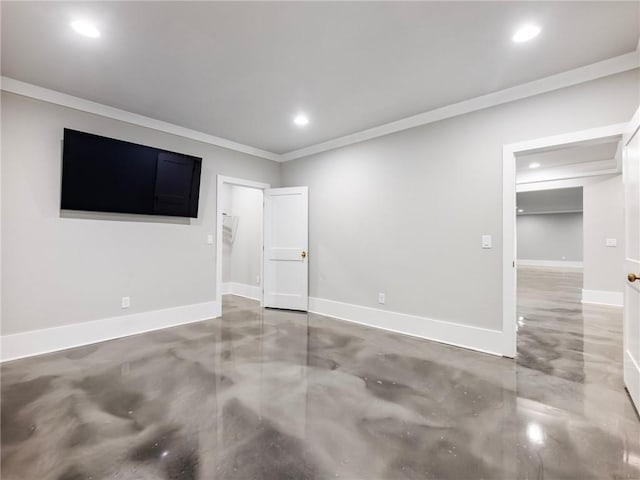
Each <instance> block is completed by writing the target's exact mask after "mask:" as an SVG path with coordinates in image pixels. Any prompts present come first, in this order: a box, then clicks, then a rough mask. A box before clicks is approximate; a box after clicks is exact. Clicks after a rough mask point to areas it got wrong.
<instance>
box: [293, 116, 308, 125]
mask: <svg viewBox="0 0 640 480" xmlns="http://www.w3.org/2000/svg"><path fill="white" fill-rule="evenodd" d="M293 123H295V124H296V125H298V126H299V127H304V126H305V125H307V124H308V123H309V117H307V116H306V115H305V114H304V113H299V114H298V115H296V116H295V117H294V118H293Z"/></svg>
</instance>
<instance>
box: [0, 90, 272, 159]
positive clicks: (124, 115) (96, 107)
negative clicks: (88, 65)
mask: <svg viewBox="0 0 640 480" xmlns="http://www.w3.org/2000/svg"><path fill="white" fill-rule="evenodd" d="M1 88H2V90H4V91H5V92H10V93H15V94H16V95H22V96H24V97H30V98H35V99H37V100H43V101H45V102H49V103H53V104H55V105H61V106H63V107H68V108H73V109H75V110H80V111H82V112H88V113H93V114H95V115H100V116H102V117H107V118H112V119H114V120H120V121H121V122H127V123H131V124H133V125H139V126H141V127H146V128H152V129H154V130H159V131H161V132H166V133H170V134H172V135H178V136H180V137H185V138H190V139H192V140H197V141H199V142H203V143H208V144H210V145H215V146H217V147H222V148H227V149H229V150H235V151H236V152H242V153H247V154H249V155H254V156H256V157H260V158H265V159H267V160H273V161H276V162H277V161H281V160H280V155H278V154H277V153H273V152H268V151H266V150H261V149H259V148H255V147H252V146H250V145H244V144H242V143H238V142H233V141H231V140H227V139H225V138H221V137H216V136H214V135H209V134H208V133H203V132H199V131H197V130H191V129H190V128H185V127H181V126H180V125H175V124H173V123H169V122H163V121H162V120H156V119H155V118H151V117H146V116H144V115H138V114H137V113H132V112H128V111H126V110H121V109H119V108H114V107H110V106H108V105H103V104H101V103H97V102H92V101H90V100H85V99H84V98H79V97H74V96H72V95H67V94H66V93H61V92H58V91H55V90H49V89H48V88H43V87H38V86H37V85H31V84H29V83H25V82H21V81H19V80H15V79H13V78H9V77H2V78H1Z"/></svg>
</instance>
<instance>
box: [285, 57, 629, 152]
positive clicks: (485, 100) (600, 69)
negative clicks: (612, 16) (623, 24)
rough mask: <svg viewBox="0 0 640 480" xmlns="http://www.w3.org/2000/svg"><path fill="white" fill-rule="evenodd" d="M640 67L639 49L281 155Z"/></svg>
mask: <svg viewBox="0 0 640 480" xmlns="http://www.w3.org/2000/svg"><path fill="white" fill-rule="evenodd" d="M638 67H640V55H638V52H637V51H635V52H629V53H625V54H624V55H620V56H617V57H613V58H609V59H607V60H603V61H601V62H596V63H593V64H591V65H586V66H584V67H579V68H576V69H573V70H568V71H566V72H562V73H558V74H556V75H551V76H549V77H545V78H542V79H539V80H535V81H533V82H528V83H523V84H521V85H517V86H515V87H511V88H506V89H504V90H499V91H497V92H493V93H489V94H487V95H481V96H479V97H475V98H472V99H470V100H465V101H462V102H458V103H453V104H450V105H447V106H444V107H441V108H436V109H435V110H430V111H428V112H424V113H420V114H418V115H414V116H411V117H407V118H403V119H401V120H396V121H394V122H390V123H387V124H384V125H380V126H377V127H373V128H370V129H367V130H362V131H361V132H357V133H353V134H351V135H345V136H344V137H340V138H335V139H333V140H329V141H327V142H323V143H318V144H316V145H312V146H309V147H304V148H301V149H299V150H294V151H291V152H287V153H285V154H283V155H281V156H280V161H284V162H286V161H289V160H295V159H296V158H302V157H307V156H309V155H314V154H316V153H320V152H324V151H327V150H332V149H334V148H339V147H344V146H347V145H351V144H353V143H358V142H363V141H365V140H370V139H372V138H376V137H381V136H383V135H389V134H390V133H395V132H399V131H401V130H407V129H409V128H414V127H419V126H421V125H426V124H428V123H433V122H437V121H440V120H444V119H446V118H451V117H455V116H458V115H463V114H465V113H470V112H475V111H477V110H482V109H485V108H490V107H494V106H496V105H501V104H504V103H509V102H513V101H515V100H521V99H523V98H528V97H532V96H534V95H540V94H542V93H547V92H551V91H553V90H558V89H561V88H565V87H570V86H572V85H577V84H580V83H584V82H589V81H591V80H596V79H598V78H602V77H607V76H609V75H614V74H616V73H622V72H626V71H629V70H634V69H636V68H638Z"/></svg>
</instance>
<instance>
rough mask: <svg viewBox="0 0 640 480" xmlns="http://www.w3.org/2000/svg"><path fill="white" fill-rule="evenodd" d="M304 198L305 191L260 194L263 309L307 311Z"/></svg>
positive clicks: (277, 190)
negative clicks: (262, 224)
mask: <svg viewBox="0 0 640 480" xmlns="http://www.w3.org/2000/svg"><path fill="white" fill-rule="evenodd" d="M308 198H309V189H308V187H287V188H270V189H266V190H265V191H264V306H265V307H271V308H283V309H289V310H303V311H306V310H307V309H308V305H309V292H308V288H309V278H308V271H309V262H308V245H309V210H308V204H309V200H308Z"/></svg>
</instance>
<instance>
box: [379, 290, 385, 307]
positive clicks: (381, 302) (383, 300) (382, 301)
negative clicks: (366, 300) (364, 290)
mask: <svg viewBox="0 0 640 480" xmlns="http://www.w3.org/2000/svg"><path fill="white" fill-rule="evenodd" d="M385 301H386V295H385V294H384V293H382V292H380V293H379V294H378V303H379V304H380V305H384V302H385Z"/></svg>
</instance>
